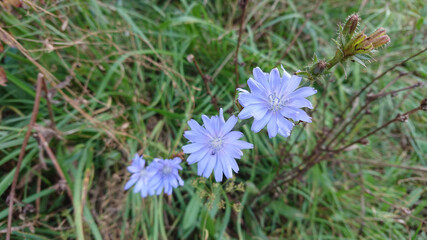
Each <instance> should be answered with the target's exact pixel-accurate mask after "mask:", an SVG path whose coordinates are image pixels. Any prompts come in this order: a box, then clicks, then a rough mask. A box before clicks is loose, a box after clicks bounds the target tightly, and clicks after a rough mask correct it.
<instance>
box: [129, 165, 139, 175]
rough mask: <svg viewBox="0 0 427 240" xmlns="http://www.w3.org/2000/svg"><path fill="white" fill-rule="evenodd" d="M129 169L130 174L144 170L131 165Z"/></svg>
mask: <svg viewBox="0 0 427 240" xmlns="http://www.w3.org/2000/svg"><path fill="white" fill-rule="evenodd" d="M127 169H128V171H129V172H130V173H137V172H140V171H141V170H142V169H141V168H140V167H136V166H133V165H130V166H129V167H127Z"/></svg>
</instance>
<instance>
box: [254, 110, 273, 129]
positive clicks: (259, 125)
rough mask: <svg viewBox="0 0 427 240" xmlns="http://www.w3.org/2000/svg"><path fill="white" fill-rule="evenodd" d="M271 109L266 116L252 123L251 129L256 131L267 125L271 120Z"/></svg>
mask: <svg viewBox="0 0 427 240" xmlns="http://www.w3.org/2000/svg"><path fill="white" fill-rule="evenodd" d="M271 115H272V113H271V111H268V112H267V114H265V116H264V117H263V118H261V119H259V120H254V123H253V124H252V127H251V130H252V131H253V132H255V133H257V132H259V131H261V129H263V128H264V127H265V125H267V123H268V121H270V118H271Z"/></svg>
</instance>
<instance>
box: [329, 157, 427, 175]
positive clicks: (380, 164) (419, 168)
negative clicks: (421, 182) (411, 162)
mask: <svg viewBox="0 0 427 240" xmlns="http://www.w3.org/2000/svg"><path fill="white" fill-rule="evenodd" d="M327 161H331V162H339V163H344V164H345V163H349V164H365V165H372V166H376V167H393V168H401V169H406V170H413V171H417V172H423V173H427V168H426V167H421V166H402V165H397V164H390V163H383V162H377V161H365V160H357V161H351V160H337V159H327Z"/></svg>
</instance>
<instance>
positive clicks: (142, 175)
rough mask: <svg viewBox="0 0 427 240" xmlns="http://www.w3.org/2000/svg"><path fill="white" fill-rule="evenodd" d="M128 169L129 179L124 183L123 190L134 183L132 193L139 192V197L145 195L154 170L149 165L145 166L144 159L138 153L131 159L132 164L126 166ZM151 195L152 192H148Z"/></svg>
mask: <svg viewBox="0 0 427 240" xmlns="http://www.w3.org/2000/svg"><path fill="white" fill-rule="evenodd" d="M128 171H129V172H130V173H132V176H131V177H130V179H129V181H128V182H127V183H126V185H125V190H128V189H129V188H131V187H132V186H133V185H134V184H135V183H136V185H135V188H134V189H133V192H134V193H137V192H141V197H143V198H145V197H147V195H148V193H149V188H150V186H149V185H150V184H149V183H150V180H151V177H152V176H153V175H154V173H155V172H154V171H153V169H152V168H151V167H147V168H145V160H144V158H143V157H142V155H141V156H139V155H138V154H135V157H134V158H133V160H132V164H131V165H130V166H129V167H128ZM150 195H152V194H150Z"/></svg>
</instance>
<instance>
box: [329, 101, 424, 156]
mask: <svg viewBox="0 0 427 240" xmlns="http://www.w3.org/2000/svg"><path fill="white" fill-rule="evenodd" d="M419 110H422V107H421V106H419V107H417V108H414V109H412V110H410V111H408V112H406V113H404V114H397V116H396V117H395V118H393V119H391V120H389V121H388V122H386V123H384V124H383V125H382V126H380V127H378V128H376V129H375V130H373V131H371V132H369V133H368V134H366V135H365V136H363V137H360V138H359V139H357V140H355V141H353V142H351V143H349V144H347V145H345V146H344V147H341V148H338V149H335V150H329V149H326V151H328V152H341V151H344V150H346V149H347V148H349V147H350V146H352V145H354V144H356V143H360V142H362V141H363V140H364V139H366V138H367V137H370V136H372V135H373V134H375V133H377V132H378V131H380V130H381V129H383V128H386V127H387V126H388V125H390V124H392V123H394V122H397V121H401V122H404V121H406V120H407V119H408V116H409V115H411V114H413V113H415V112H417V111H419Z"/></svg>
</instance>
